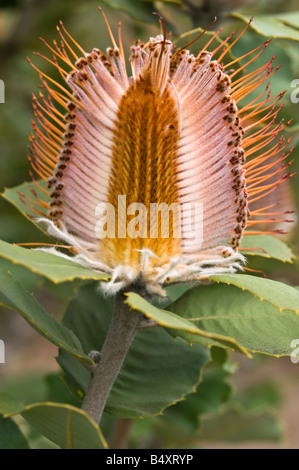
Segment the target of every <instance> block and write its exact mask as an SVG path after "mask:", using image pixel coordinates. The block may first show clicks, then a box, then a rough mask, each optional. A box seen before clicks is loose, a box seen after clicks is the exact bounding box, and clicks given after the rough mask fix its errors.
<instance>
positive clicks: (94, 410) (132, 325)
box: [82, 286, 150, 423]
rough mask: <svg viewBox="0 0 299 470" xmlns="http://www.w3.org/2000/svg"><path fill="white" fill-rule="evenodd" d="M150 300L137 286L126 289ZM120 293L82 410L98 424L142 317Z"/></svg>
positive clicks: (142, 320) (142, 322) (92, 371)
mask: <svg viewBox="0 0 299 470" xmlns="http://www.w3.org/2000/svg"><path fill="white" fill-rule="evenodd" d="M128 290H130V291H135V292H137V293H138V294H139V295H142V296H143V297H145V298H146V299H147V300H150V299H149V297H148V294H147V293H146V292H144V289H142V288H141V287H138V286H133V288H130V289H128ZM125 300H126V297H125V296H124V294H123V292H121V293H119V294H117V295H116V299H115V309H114V314H113V316H112V320H111V324H110V327H109V331H108V334H107V337H106V339H105V342H104V345H103V348H102V350H101V354H100V357H99V358H98V360H97V361H96V363H95V365H94V366H93V369H92V370H91V376H90V382H89V386H88V390H87V392H86V395H85V399H84V402H83V405H82V409H83V410H84V411H85V412H86V413H87V414H88V415H89V416H90V417H91V418H92V419H93V420H94V421H95V422H96V423H99V422H100V419H101V417H102V414H103V411H104V407H105V404H106V401H107V398H108V396H109V393H110V390H111V388H112V386H113V383H114V381H115V379H116V377H117V375H118V373H119V371H120V368H121V366H122V364H123V362H124V359H125V357H126V355H127V352H128V350H129V348H130V346H131V344H132V341H133V339H134V337H135V334H136V333H137V331H138V330H139V329H140V328H141V327H142V326H143V324H144V320H145V317H144V315H142V314H141V313H138V312H136V311H132V310H131V309H130V307H129V305H127V304H126V303H124V301H125Z"/></svg>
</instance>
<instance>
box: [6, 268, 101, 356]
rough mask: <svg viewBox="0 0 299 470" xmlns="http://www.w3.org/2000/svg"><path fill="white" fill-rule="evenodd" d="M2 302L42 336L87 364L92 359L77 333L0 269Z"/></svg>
mask: <svg viewBox="0 0 299 470" xmlns="http://www.w3.org/2000/svg"><path fill="white" fill-rule="evenodd" d="M0 304H1V305H4V306H5V307H8V308H10V309H12V310H15V311H17V312H19V313H20V314H21V315H22V317H23V318H25V320H26V321H27V322H28V323H29V324H30V325H31V326H32V327H33V328H34V329H35V330H36V331H38V332H39V333H40V334H41V335H42V336H44V337H45V338H47V339H48V340H49V341H51V342H52V343H53V344H55V345H56V346H58V347H60V348H63V349H65V350H66V351H68V352H69V353H70V354H72V355H74V356H76V357H77V358H78V359H79V360H81V361H83V362H84V363H86V364H89V365H90V364H92V361H91V360H90V358H89V357H88V356H86V355H85V354H84V352H83V349H82V346H81V344H80V341H79V340H78V338H77V337H76V335H75V334H74V333H73V332H72V331H70V330H68V329H67V328H66V327H65V326H63V325H62V324H60V323H58V322H57V321H56V320H55V319H54V318H52V317H51V316H50V315H48V314H47V313H46V312H45V311H44V310H43V308H42V307H41V305H40V304H39V303H38V302H37V301H36V300H35V298H34V297H33V296H32V295H31V294H30V293H29V292H28V291H27V290H26V289H25V288H24V287H23V285H22V284H21V283H20V281H18V280H17V279H15V278H14V277H13V276H12V275H11V274H9V273H7V272H5V271H2V270H0Z"/></svg>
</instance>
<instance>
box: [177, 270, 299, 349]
mask: <svg viewBox="0 0 299 470" xmlns="http://www.w3.org/2000/svg"><path fill="white" fill-rule="evenodd" d="M237 277H243V276H237ZM260 280H261V279H257V281H260ZM277 284H280V283H277ZM293 290H295V291H296V292H297V294H298V291H297V290H296V289H293ZM169 309H171V310H172V311H173V312H175V313H176V314H177V315H181V316H182V317H184V318H188V320H189V321H190V322H192V324H195V325H196V326H198V327H199V328H201V329H202V330H205V331H208V332H213V333H218V334H222V335H228V336H230V337H232V338H234V339H235V340H236V341H237V342H238V343H239V344H241V345H242V346H243V347H244V348H246V349H248V350H249V351H252V352H259V353H264V354H269V355H275V356H290V355H291V354H293V353H294V347H292V346H291V342H292V340H293V339H294V338H299V318H298V317H297V316H296V315H295V314H294V313H293V312H291V311H289V310H283V311H280V310H278V309H277V308H275V307H273V305H271V304H270V303H269V302H261V301H260V300H259V299H258V298H256V297H254V296H253V295H252V294H251V293H250V292H248V291H242V290H241V289H239V288H237V287H234V286H227V285H225V284H219V285H217V284H213V285H209V286H199V287H196V288H194V289H192V290H190V291H188V292H187V293H186V294H184V296H183V297H181V298H180V299H179V300H178V301H177V302H175V303H174V304H172V305H171V306H169Z"/></svg>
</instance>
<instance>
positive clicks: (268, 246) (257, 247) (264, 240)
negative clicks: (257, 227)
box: [240, 232, 296, 263]
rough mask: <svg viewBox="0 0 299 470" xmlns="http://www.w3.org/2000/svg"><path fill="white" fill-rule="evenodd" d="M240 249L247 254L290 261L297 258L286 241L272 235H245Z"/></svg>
mask: <svg viewBox="0 0 299 470" xmlns="http://www.w3.org/2000/svg"><path fill="white" fill-rule="evenodd" d="M248 233H249V232H248ZM243 249H244V251H243ZM248 249H249V250H248ZM240 251H241V253H242V254H243V255H245V256H252V255H255V256H263V257H264V258H275V259H278V260H280V261H283V262H288V263H292V262H293V259H294V258H296V256H295V255H294V253H293V252H292V250H291V249H290V248H289V247H288V246H287V245H286V244H285V243H284V242H282V241H281V240H280V239H279V238H275V237H271V236H270V235H251V236H245V237H243V238H242V243H241V247H240Z"/></svg>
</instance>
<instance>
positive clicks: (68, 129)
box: [25, 16, 291, 295]
mask: <svg viewBox="0 0 299 470" xmlns="http://www.w3.org/2000/svg"><path fill="white" fill-rule="evenodd" d="M104 18H105V16H104ZM105 21H106V24H107V27H108V31H109V34H110V37H111V41H112V47H110V48H108V49H107V51H106V53H103V52H101V51H100V50H99V49H93V50H92V51H91V52H90V53H86V52H85V51H84V50H83V49H82V47H81V46H79V45H78V44H77V43H76V41H75V40H74V39H73V38H72V37H71V36H70V34H69V33H68V32H67V31H66V30H65V28H64V26H63V24H62V23H61V24H60V27H59V28H58V32H59V34H60V36H61V44H60V45H58V44H57V43H56V42H55V41H54V45H53V46H51V45H48V44H47V46H48V48H49V49H50V50H51V52H52V53H53V58H46V59H47V60H48V61H49V62H51V63H52V64H53V65H54V66H55V67H56V69H57V70H58V71H59V72H60V74H61V76H62V78H63V80H64V82H65V86H62V85H61V84H59V83H57V82H55V81H54V80H53V79H52V78H50V77H47V76H46V75H45V74H44V73H43V72H41V71H40V70H38V71H39V73H40V77H41V81H42V84H43V87H44V89H45V90H46V92H47V95H48V96H47V98H46V97H45V96H44V94H43V93H40V97H39V99H37V98H36V97H34V111H35V116H36V121H38V122H36V121H35V122H34V123H33V126H34V131H35V132H34V134H33V135H32V136H31V138H30V140H31V155H30V161H31V164H32V166H33V168H34V170H35V172H36V173H37V174H38V175H39V176H40V178H41V179H42V180H46V181H47V182H48V189H47V190H46V189H44V186H43V185H41V184H40V183H39V182H38V181H36V180H35V179H34V182H35V184H36V185H37V186H38V187H39V188H40V190H41V191H43V193H45V195H46V197H47V198H48V200H47V201H46V202H44V201H42V200H41V199H40V198H39V197H37V198H36V201H30V202H31V209H32V211H33V212H34V213H35V215H36V214H37V215H39V216H40V218H39V221H40V222H45V223H46V224H47V230H48V233H49V234H50V235H52V236H54V237H55V238H57V239H59V240H61V241H65V242H67V243H68V244H69V245H70V246H71V247H72V251H73V254H74V256H72V259H74V260H75V261H77V262H79V263H82V264H84V265H85V266H88V267H90V268H91V269H95V270H100V271H104V272H106V273H108V274H109V275H110V276H111V281H110V282H108V283H107V284H105V286H104V288H105V289H106V290H108V291H110V292H117V291H118V290H120V289H123V288H124V287H127V286H128V285H129V284H132V283H134V282H142V283H143V284H144V285H145V286H146V288H147V289H148V291H149V292H152V293H157V294H161V295H163V294H164V291H163V286H165V285H167V284H168V283H174V282H185V281H191V280H201V279H203V278H205V277H206V276H207V275H209V274H215V273H223V272H235V271H237V270H238V269H241V266H242V265H244V263H245V259H244V257H243V255H242V254H241V253H240V251H239V249H238V247H239V244H240V240H241V238H242V236H243V235H244V231H245V230H246V228H250V226H251V222H250V217H249V216H250V211H249V208H250V204H251V203H253V202H255V203H256V201H257V200H260V199H261V198H262V197H263V196H265V195H267V194H269V193H270V192H271V191H273V190H274V189H275V188H276V187H277V186H278V185H279V184H280V183H281V182H282V181H284V180H286V179H288V178H289V177H290V176H291V175H286V174H284V169H285V165H284V164H283V161H284V160H285V158H286V157H287V155H288V154H281V151H282V150H283V149H284V148H285V147H286V146H287V144H288V142H286V143H283V138H282V137H281V138H280V139H279V134H280V132H281V130H282V129H283V127H284V126H285V125H284V124H282V123H281V122H280V123H278V124H275V118H276V116H277V113H278V111H279V109H280V108H278V109H276V107H275V105H276V103H277V102H278V101H279V100H280V99H281V97H282V95H283V93H282V94H280V95H278V96H276V97H274V98H271V97H270V92H269V90H268V84H267V86H266V87H263V91H262V92H261V94H260V96H259V97H258V98H255V99H252V101H251V102H249V103H248V102H247V104H246V105H244V106H243V107H242V100H243V99H244V98H245V97H247V95H248V94H249V93H251V92H252V91H253V90H255V89H257V88H258V87H259V86H260V85H262V84H263V83H264V82H265V81H267V80H268V78H269V77H270V76H271V75H272V74H273V73H274V72H275V71H276V70H275V69H273V67H272V62H273V60H274V58H273V59H272V60H271V61H269V62H268V63H266V64H265V65H264V66H262V67H260V68H258V69H257V70H256V71H254V72H251V73H249V74H247V75H243V76H241V73H240V72H241V71H243V69H244V68H245V67H246V65H247V64H248V63H251V62H253V61H254V60H255V58H256V57H257V56H259V55H260V54H261V53H262V51H263V50H264V48H265V47H267V45H268V42H269V41H266V42H265V43H264V44H262V45H261V46H260V47H258V48H256V49H255V50H253V51H251V52H249V53H248V54H246V55H245V56H244V57H242V58H241V59H244V58H246V61H245V63H244V64H243V65H242V66H241V67H239V68H237V69H233V67H234V66H235V65H236V64H238V61H239V59H238V60H233V61H231V62H230V63H228V64H226V65H224V64H223V59H224V57H225V56H226V54H227V53H228V52H229V50H230V49H231V47H232V46H233V45H234V44H235V43H236V42H237V41H238V39H239V38H240V37H241V35H242V34H243V33H244V32H245V31H246V28H247V27H248V25H247V27H246V28H245V30H244V31H242V32H241V34H240V35H239V36H238V37H237V38H236V39H235V40H234V41H233V42H231V44H230V45H228V42H227V41H228V39H230V38H227V39H226V40H225V41H223V43H221V44H220V45H218V46H217V47H216V48H214V49H213V48H211V51H209V49H210V47H211V44H212V43H213V41H214V40H215V39H216V37H217V35H218V33H219V32H218V33H215V34H214V35H213V36H212V37H211V38H210V40H209V41H208V43H207V44H206V46H205V47H204V48H203V50H201V51H200V52H199V53H198V55H193V54H191V53H190V51H189V50H188V49H187V47H188V46H189V45H188V46H186V47H183V48H180V49H178V48H176V47H175V46H174V44H173V43H172V41H171V40H170V39H169V38H167V36H166V32H165V26H164V23H163V20H162V18H161V17H160V20H159V21H160V25H161V34H160V35H158V36H157V37H155V38H150V39H149V41H148V42H147V43H146V44H142V43H140V41H136V42H135V43H134V44H133V46H132V47H131V55H130V58H129V61H130V65H131V74H128V73H127V70H126V60H125V54H124V49H123V44H122V39H121V27H120V25H119V35H118V43H117V41H116V40H115V38H114V36H113V34H112V32H111V30H110V27H109V24H108V22H107V20H106V18H105ZM231 36H233V35H231ZM34 67H35V66H34ZM65 69H66V70H65ZM264 88H265V89H264ZM61 109H62V110H63V109H64V111H63V112H61ZM277 136H278V137H277ZM277 162H282V164H280V165H278V168H277ZM272 168H273V171H271V169H272ZM273 177H274V180H273ZM270 179H271V181H270ZM25 203H27V205H28V203H29V201H27V202H26V201H25ZM262 207H263V206H262V204H261V205H260V206H259V209H255V213H254V214H253V215H254V220H253V222H252V223H253V224H254V225H255V224H256V223H257V219H258V217H259V212H260V213H261V214H262V220H263V222H264V219H265V217H267V216H266V215H265V213H266V212H267V208H265V209H264V210H261V209H262ZM45 210H46V211H47V215H46V216H45ZM272 213H273V211H271V214H272ZM271 217H272V219H273V216H272V215H271ZM254 233H256V232H254ZM50 251H52V252H54V253H55V254H57V255H60V256H66V255H65V254H64V253H62V252H59V251H58V249H57V248H51V249H50Z"/></svg>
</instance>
